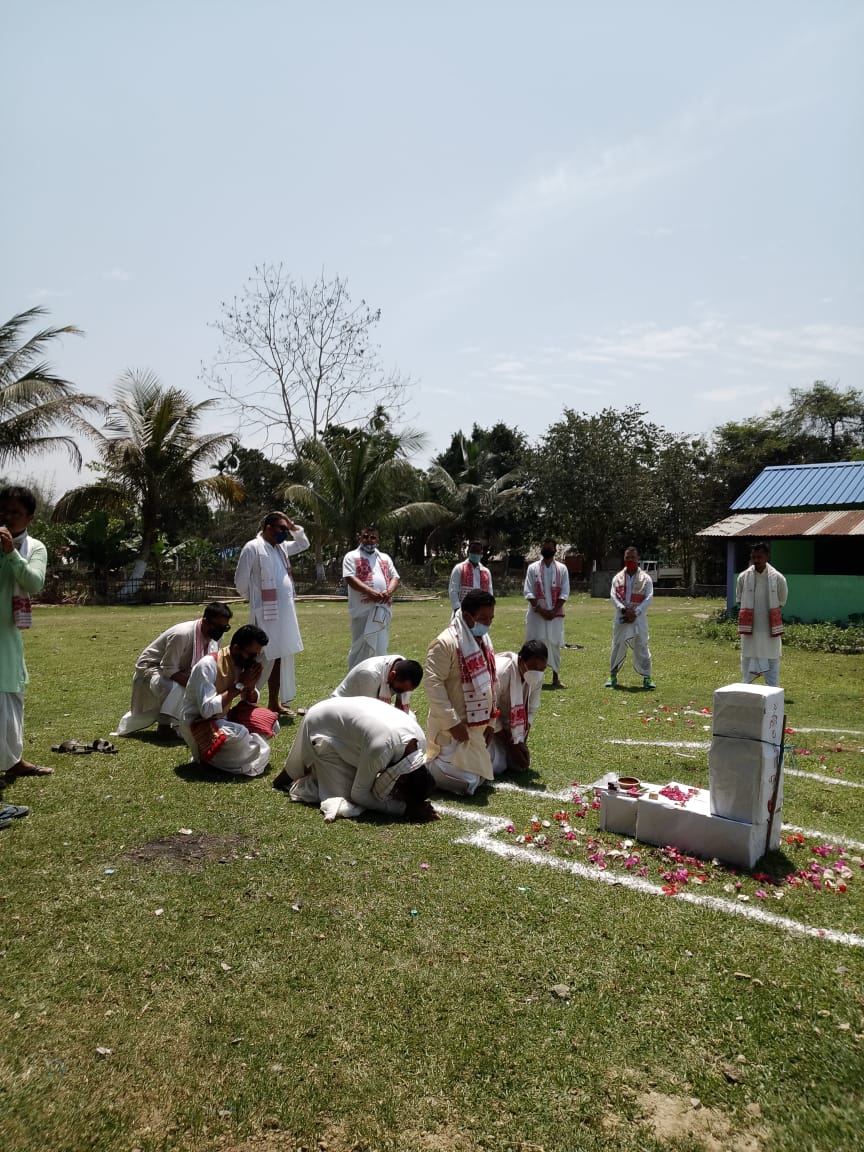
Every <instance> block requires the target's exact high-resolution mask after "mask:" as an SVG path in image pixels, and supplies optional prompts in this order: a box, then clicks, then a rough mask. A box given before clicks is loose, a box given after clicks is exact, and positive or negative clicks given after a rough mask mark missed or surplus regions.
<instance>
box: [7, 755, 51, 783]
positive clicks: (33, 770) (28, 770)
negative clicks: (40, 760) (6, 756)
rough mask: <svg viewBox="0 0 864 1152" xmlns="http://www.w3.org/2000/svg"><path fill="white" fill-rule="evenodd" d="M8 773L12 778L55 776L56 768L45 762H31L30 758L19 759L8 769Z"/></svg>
mask: <svg viewBox="0 0 864 1152" xmlns="http://www.w3.org/2000/svg"><path fill="white" fill-rule="evenodd" d="M6 775H7V777H8V778H9V779H10V780H14V779H15V777H16V776H53V775H54V769H53V768H48V767H46V766H45V765H44V764H31V763H30V761H29V760H19V761H18V763H17V764H13V765H12V767H11V768H7V769H6Z"/></svg>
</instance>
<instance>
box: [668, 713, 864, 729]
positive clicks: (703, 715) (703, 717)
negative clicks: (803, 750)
mask: <svg viewBox="0 0 864 1152" xmlns="http://www.w3.org/2000/svg"><path fill="white" fill-rule="evenodd" d="M681 714H682V716H701V717H702V719H703V720H710V719H711V713H710V712H697V711H696V709H695V708H682V709H681ZM646 715H648V713H646ZM796 732H828V733H829V734H830V733H832V732H836V733H837V735H839V736H864V732H862V731H861V729H859V728H798V727H797V726H796V727H794V728H793V729H792V735H795V733H796Z"/></svg>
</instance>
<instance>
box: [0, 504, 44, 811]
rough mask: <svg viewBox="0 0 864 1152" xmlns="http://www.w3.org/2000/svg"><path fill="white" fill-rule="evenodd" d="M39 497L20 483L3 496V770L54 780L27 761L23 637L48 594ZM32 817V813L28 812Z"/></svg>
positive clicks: (0, 513) (0, 566)
mask: <svg viewBox="0 0 864 1152" xmlns="http://www.w3.org/2000/svg"><path fill="white" fill-rule="evenodd" d="M35 514H36V498H35V497H34V495H33V493H32V492H31V491H30V489H29V488H22V487H20V486H18V485H15V486H10V487H8V488H4V489H3V491H2V492H0V772H5V773H6V776H7V778H10V777H14V776H50V775H51V773H52V772H53V771H54V769H53V768H48V767H45V766H44V765H42V764H31V762H30V761H29V760H24V759H23V758H22V757H23V753H24V688H25V686H26V685H27V682H28V679H29V677H28V675H27V665H26V664H25V663H24V644H23V641H22V637H21V633H22V632H23V631H25V630H26V629H28V628H30V627H31V624H32V613H31V604H30V597H31V596H35V595H36V593H37V592H41V591H42V586H43V584H44V583H45V568H46V565H47V563H48V550H47V548H46V547H45V545H44V544H42V543H41V542H40V541H39V540H34V539H33V537H32V536H28V534H27V528H28V526H29V524H30V521H31V520H32V519H33V517H34V515H35ZM22 811H23V812H25V813H26V810H22Z"/></svg>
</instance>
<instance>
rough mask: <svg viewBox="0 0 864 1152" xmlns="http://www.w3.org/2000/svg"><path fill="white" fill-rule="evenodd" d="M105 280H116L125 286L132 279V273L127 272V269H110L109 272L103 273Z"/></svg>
mask: <svg viewBox="0 0 864 1152" xmlns="http://www.w3.org/2000/svg"><path fill="white" fill-rule="evenodd" d="M102 279H103V280H114V281H115V282H116V283H118V284H125V283H126V282H127V280H131V279H132V275H131V273H129V272H127V271H126V269H125V268H118V267H116V266H115V267H114V268H109V269H108V271H107V272H103V273H102Z"/></svg>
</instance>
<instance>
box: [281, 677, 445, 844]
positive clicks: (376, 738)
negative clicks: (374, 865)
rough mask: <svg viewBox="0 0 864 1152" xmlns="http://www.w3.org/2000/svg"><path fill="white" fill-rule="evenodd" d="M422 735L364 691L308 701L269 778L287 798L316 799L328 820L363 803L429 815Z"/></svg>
mask: <svg viewBox="0 0 864 1152" xmlns="http://www.w3.org/2000/svg"><path fill="white" fill-rule="evenodd" d="M425 753H426V740H425V737H424V736H423V729H422V728H421V727H420V725H419V724H418V723H417V721H416V720H414V719H413V717H411V716H408V715H407V714H406V713H404V712H401V711H400V710H399V709H398V708H391V707H389V706H388V705H386V704H383V703H382V702H381V701H380V700H370V699H369V698H368V697H365V696H352V697H348V698H339V697H331V698H330V699H329V700H322V701H321V702H320V703H319V704H314V705H313V706H312V707H311V708H310V709H309V711H308V712H307V713H306V716H305V717H304V718H303V724H302V726H301V728H300V731H299V732H298V733H297V736H296V738H295V740H294V745H293V747H292V748H291V751H290V753H289V754H288V759H287V760H286V761H285V767H284V768H283V769H282V771H281V772H280V773H279V775H278V776H277V777H276V779H275V780H274V781H273V787H274V788H282V789H285V790H287V791H288V794H289V796H290V797H291V799H292V800H298V801H302V802H304V803H306V804H318V805H320V807H321V811H322V812H323V813H324V819H325V820H326V821H328V822H330V821H332V820H335V819H336V818H337V816H344V817H346V818H354V817H357V816H360V815H361V814H362V813H363V811H364V810H365V809H367V808H368V809H371V810H372V811H373V812H384V813H386V814H387V815H388V816H404V817H405V818H406V819H408V820H416V821H425V820H436V819H437V818H438V817H437V813H436V812H435V809H434V808H433V807H432V805H431V804H430V803H429V794H430V792H431V791H432V788H433V781H432V776H431V774H430V773H429V771H428V769H427V768H426V767H425V765H424V760H425Z"/></svg>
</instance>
